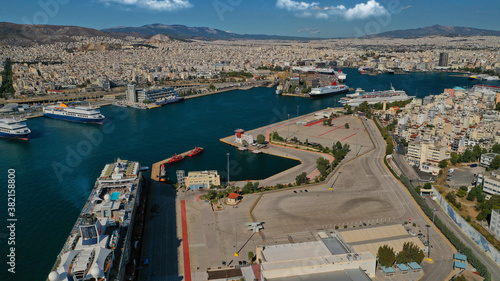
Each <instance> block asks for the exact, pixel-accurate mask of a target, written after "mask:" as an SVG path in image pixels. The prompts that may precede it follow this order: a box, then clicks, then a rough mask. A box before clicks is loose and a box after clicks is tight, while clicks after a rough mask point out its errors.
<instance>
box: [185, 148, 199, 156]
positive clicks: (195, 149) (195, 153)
mask: <svg viewBox="0 0 500 281" xmlns="http://www.w3.org/2000/svg"><path fill="white" fill-rule="evenodd" d="M202 152H203V148H202V147H195V148H194V149H193V150H191V151H190V152H189V153H188V156H189V157H191V156H195V155H197V154H200V153H202Z"/></svg>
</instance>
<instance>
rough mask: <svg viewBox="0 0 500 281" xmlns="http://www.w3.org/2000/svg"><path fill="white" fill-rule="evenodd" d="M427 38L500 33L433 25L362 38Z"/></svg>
mask: <svg viewBox="0 0 500 281" xmlns="http://www.w3.org/2000/svg"><path fill="white" fill-rule="evenodd" d="M428 36H500V31H496V30H487V29H479V28H472V27H461V26H442V25H438V24H436V25H433V26H426V27H421V28H414V29H405V30H394V31H388V32H382V33H378V34H374V35H369V36H364V38H380V37H385V38H417V37H428Z"/></svg>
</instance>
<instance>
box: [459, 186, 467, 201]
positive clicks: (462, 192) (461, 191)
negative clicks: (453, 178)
mask: <svg viewBox="0 0 500 281" xmlns="http://www.w3.org/2000/svg"><path fill="white" fill-rule="evenodd" d="M468 190H469V189H468V188H467V186H461V187H460V189H459V190H458V192H457V196H458V197H460V198H463V197H465V195H467V191H468Z"/></svg>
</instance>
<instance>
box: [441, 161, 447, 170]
mask: <svg viewBox="0 0 500 281" xmlns="http://www.w3.org/2000/svg"><path fill="white" fill-rule="evenodd" d="M446 167H448V161H446V160H443V161H441V162H439V168H441V169H444V168H446Z"/></svg>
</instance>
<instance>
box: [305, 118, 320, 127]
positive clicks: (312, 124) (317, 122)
mask: <svg viewBox="0 0 500 281" xmlns="http://www.w3.org/2000/svg"><path fill="white" fill-rule="evenodd" d="M323 120H324V119H320V120H318V121H315V122H312V123H309V124H307V125H304V127H311V126H314V125H316V124H319V123H322V122H323Z"/></svg>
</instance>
